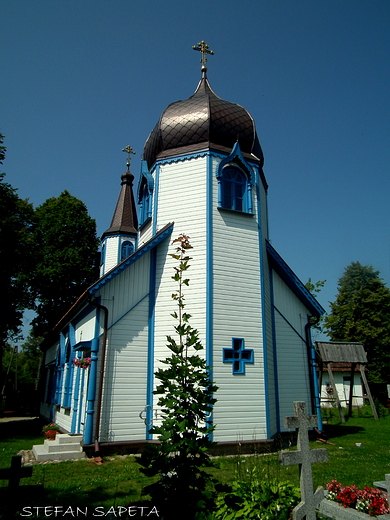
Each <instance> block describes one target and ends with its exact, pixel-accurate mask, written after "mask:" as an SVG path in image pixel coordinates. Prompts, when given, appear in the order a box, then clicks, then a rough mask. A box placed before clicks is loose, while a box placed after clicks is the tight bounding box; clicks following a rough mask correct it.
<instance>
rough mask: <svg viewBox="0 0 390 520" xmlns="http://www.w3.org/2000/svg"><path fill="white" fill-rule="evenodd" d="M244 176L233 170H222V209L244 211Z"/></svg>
mask: <svg viewBox="0 0 390 520" xmlns="http://www.w3.org/2000/svg"><path fill="white" fill-rule="evenodd" d="M245 188H246V182H245V175H244V174H243V173H242V172H240V170H236V169H235V168H224V170H223V172H222V207H223V208H227V209H234V210H236V211H245V210H246V207H245V199H244V195H245Z"/></svg>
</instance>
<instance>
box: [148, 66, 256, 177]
mask: <svg viewBox="0 0 390 520" xmlns="http://www.w3.org/2000/svg"><path fill="white" fill-rule="evenodd" d="M237 140H238V142H239V145H240V149H241V152H242V153H243V155H244V156H247V157H248V158H251V159H255V160H257V161H259V162H260V166H263V162H264V158H263V152H262V150H261V146H260V143H259V139H258V137H257V133H256V128H255V123H254V120H253V118H252V116H251V115H250V114H249V112H248V111H247V110H246V109H245V108H244V107H242V106H240V105H237V104H236V103H230V102H229V101H224V100H223V99H221V98H220V97H218V96H217V95H216V94H215V93H214V92H213V90H212V89H211V87H210V84H209V82H208V80H207V77H206V74H205V73H203V77H202V79H201V80H200V82H199V85H198V87H197V89H196V91H195V93H194V94H193V95H192V96H191V97H189V98H188V99H186V100H185V101H176V102H175V103H171V104H170V105H168V107H167V108H166V109H165V110H164V112H163V114H162V116H161V117H160V119H159V121H158V123H157V125H156V126H155V127H154V129H153V130H152V132H151V133H150V135H149V137H148V139H147V141H146V143H145V147H144V159H145V160H146V161H147V163H148V167H149V168H151V167H152V165H153V163H154V162H155V161H156V160H157V159H163V158H166V157H172V156H175V155H179V154H180V155H182V154H185V153H191V152H194V151H197V150H201V149H205V148H206V149H209V148H210V149H214V150H220V151H222V152H230V151H231V149H232V148H233V146H234V144H235V143H236V142H237Z"/></svg>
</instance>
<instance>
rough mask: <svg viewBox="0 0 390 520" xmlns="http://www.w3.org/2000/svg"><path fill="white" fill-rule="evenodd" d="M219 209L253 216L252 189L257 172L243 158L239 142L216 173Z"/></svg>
mask: <svg viewBox="0 0 390 520" xmlns="http://www.w3.org/2000/svg"><path fill="white" fill-rule="evenodd" d="M216 177H217V179H218V207H219V208H221V209H229V210H233V211H238V212H241V213H246V214H249V215H253V200H252V199H253V197H252V188H253V186H255V171H254V169H253V168H252V166H250V165H249V164H248V163H247V162H246V161H245V159H244V157H243V156H242V153H241V150H240V145H239V144H238V141H237V142H236V144H235V145H234V146H233V149H232V152H231V154H230V155H229V156H228V157H225V159H222V161H221V162H220V163H219V166H218V168H217V171H216Z"/></svg>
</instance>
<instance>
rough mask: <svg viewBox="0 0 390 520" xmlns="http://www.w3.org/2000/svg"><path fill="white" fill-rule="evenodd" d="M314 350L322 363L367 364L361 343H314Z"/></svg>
mask: <svg viewBox="0 0 390 520" xmlns="http://www.w3.org/2000/svg"><path fill="white" fill-rule="evenodd" d="M316 350H317V353H318V355H319V356H320V358H321V360H322V361H323V362H324V363H329V362H333V363H362V364H365V363H367V355H366V352H365V350H364V347H363V345H362V344H361V343H355V342H347V343H344V342H336V341H316Z"/></svg>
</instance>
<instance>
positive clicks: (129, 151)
mask: <svg viewBox="0 0 390 520" xmlns="http://www.w3.org/2000/svg"><path fill="white" fill-rule="evenodd" d="M122 152H126V153H127V162H126V165H127V169H129V168H130V159H131V154H134V155H135V154H136V152H134V150H133V149H132V147H131V146H130V145H129V144H128V145H127V146H126V148H122Z"/></svg>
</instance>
